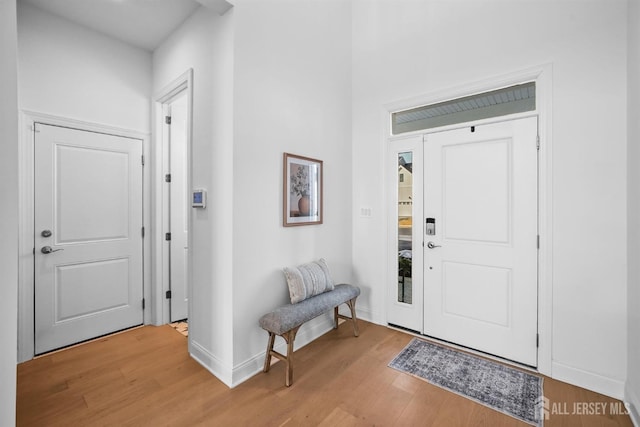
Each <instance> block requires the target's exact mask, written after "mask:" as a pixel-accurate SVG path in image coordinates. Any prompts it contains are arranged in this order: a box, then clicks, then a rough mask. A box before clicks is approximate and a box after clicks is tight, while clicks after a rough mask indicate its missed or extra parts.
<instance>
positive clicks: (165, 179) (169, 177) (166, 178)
mask: <svg viewBox="0 0 640 427" xmlns="http://www.w3.org/2000/svg"><path fill="white" fill-rule="evenodd" d="M164 182H171V174H170V173H168V174H166V175H165V176H164Z"/></svg>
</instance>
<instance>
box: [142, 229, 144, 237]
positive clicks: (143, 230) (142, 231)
mask: <svg viewBox="0 0 640 427" xmlns="http://www.w3.org/2000/svg"><path fill="white" fill-rule="evenodd" d="M142 237H144V227H142Z"/></svg>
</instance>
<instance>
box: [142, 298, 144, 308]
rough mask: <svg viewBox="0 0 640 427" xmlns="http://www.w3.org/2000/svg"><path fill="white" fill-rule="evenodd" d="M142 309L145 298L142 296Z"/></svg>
mask: <svg viewBox="0 0 640 427" xmlns="http://www.w3.org/2000/svg"><path fill="white" fill-rule="evenodd" d="M142 309H143V310H144V298H142Z"/></svg>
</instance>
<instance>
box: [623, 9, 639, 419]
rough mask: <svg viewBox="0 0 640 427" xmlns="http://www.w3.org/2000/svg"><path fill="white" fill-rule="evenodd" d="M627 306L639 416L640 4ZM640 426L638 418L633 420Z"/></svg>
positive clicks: (633, 66)
mask: <svg viewBox="0 0 640 427" xmlns="http://www.w3.org/2000/svg"><path fill="white" fill-rule="evenodd" d="M628 18H629V20H628V62H627V63H628V67H629V68H628V74H627V77H628V80H627V81H628V91H627V93H628V116H627V121H628V125H629V127H628V131H629V135H628V155H627V170H628V178H627V179H628V183H627V184H628V203H627V206H628V222H629V229H628V248H629V254H628V266H629V284H628V298H627V300H628V306H627V310H628V311H627V312H628V315H629V322H628V325H629V334H628V346H629V355H628V357H627V359H628V366H627V370H628V372H627V375H628V377H627V387H626V396H625V397H626V400H627V401H628V402H630V403H632V404H633V406H634V408H635V415H636V417H638V414H639V413H640V78H639V77H638V76H640V1H639V0H630V1H629V13H628ZM636 423H640V417H638V418H636Z"/></svg>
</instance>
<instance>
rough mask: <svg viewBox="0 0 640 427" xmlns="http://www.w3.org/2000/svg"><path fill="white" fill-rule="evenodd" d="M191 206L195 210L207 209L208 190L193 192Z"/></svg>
mask: <svg viewBox="0 0 640 427" xmlns="http://www.w3.org/2000/svg"><path fill="white" fill-rule="evenodd" d="M191 206H192V207H194V208H206V207H207V190H201V189H197V190H193V196H192V199H191Z"/></svg>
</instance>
